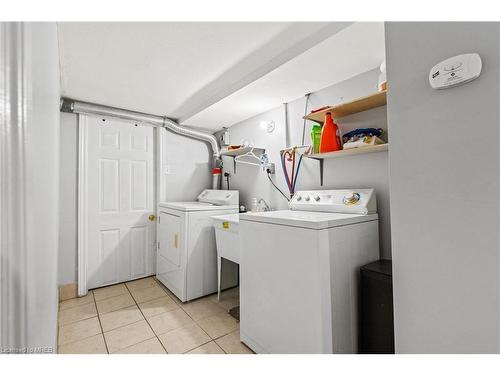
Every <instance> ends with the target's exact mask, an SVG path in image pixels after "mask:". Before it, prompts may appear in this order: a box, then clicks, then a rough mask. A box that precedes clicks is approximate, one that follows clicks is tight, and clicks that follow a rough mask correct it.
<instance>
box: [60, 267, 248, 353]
mask: <svg viewBox="0 0 500 375" xmlns="http://www.w3.org/2000/svg"><path fill="white" fill-rule="evenodd" d="M238 305H239V290H238V288H233V289H230V290H227V291H224V292H223V293H222V295H221V300H220V301H217V294H215V295H210V296H207V297H203V298H200V299H197V300H195V301H191V302H187V303H182V302H181V301H180V300H179V299H178V298H177V297H175V296H174V295H173V294H172V293H171V292H170V291H169V290H168V289H167V288H165V287H164V286H163V285H162V284H161V283H160V282H158V281H157V280H156V279H155V278H154V277H148V278H144V279H139V280H134V281H131V282H128V283H122V284H116V285H112V286H108V287H104V288H98V289H94V290H92V291H89V293H88V294H87V295H86V296H85V297H81V298H74V299H70V300H67V301H63V302H61V303H60V304H59V336H58V352H59V353H68V354H69V353H72V354H106V353H117V354H166V353H189V354H224V353H227V354H246V353H252V351H251V350H250V349H249V348H248V347H246V346H245V345H244V344H242V343H241V342H240V340H239V323H238V321H237V320H235V319H234V318H233V317H232V316H230V315H229V314H228V313H227V312H228V311H229V309H231V308H233V307H235V306H238Z"/></svg>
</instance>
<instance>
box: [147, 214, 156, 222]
mask: <svg viewBox="0 0 500 375" xmlns="http://www.w3.org/2000/svg"><path fill="white" fill-rule="evenodd" d="M148 219H149V221H155V219H156V216H155V215H149V217H148Z"/></svg>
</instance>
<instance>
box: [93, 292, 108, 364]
mask: <svg viewBox="0 0 500 375" xmlns="http://www.w3.org/2000/svg"><path fill="white" fill-rule="evenodd" d="M89 292H90V293H92V298H93V299H94V304H95V311H96V312H97V320H98V321H99V326H100V327H101V334H102V339H103V340H104V346H105V347H106V351H107V352H108V354H109V348H108V342H107V341H106V336H104V329H103V328H102V323H101V316H100V314H99V310H98V309H97V302H96V300H95V295H94V292H93V291H92V290H89Z"/></svg>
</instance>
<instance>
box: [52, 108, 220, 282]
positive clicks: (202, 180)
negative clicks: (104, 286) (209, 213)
mask: <svg viewBox="0 0 500 375" xmlns="http://www.w3.org/2000/svg"><path fill="white" fill-rule="evenodd" d="M158 132H159V134H160V139H161V144H162V150H163V152H162V154H161V156H160V160H161V161H162V167H161V168H160V178H161V188H160V191H159V194H158V195H159V199H160V200H163V201H170V200H176V201H178V200H194V199H195V198H196V197H197V196H198V194H199V193H200V192H201V191H202V190H203V189H206V188H208V187H210V185H211V174H210V167H211V161H212V160H211V154H210V153H209V151H210V146H208V145H207V144H206V143H204V142H201V141H198V140H194V139H191V138H186V137H182V136H180V135H177V134H173V133H171V132H168V131H166V130H165V129H158ZM60 148H61V155H63V157H61V160H60V172H61V181H60V187H59V189H60V194H59V205H60V206H59V217H60V233H59V285H64V284H69V283H72V282H75V281H76V280H77V241H76V240H77V203H78V202H77V198H78V184H77V176H78V169H77V166H78V127H77V116H76V115H74V114H69V113H61V141H60Z"/></svg>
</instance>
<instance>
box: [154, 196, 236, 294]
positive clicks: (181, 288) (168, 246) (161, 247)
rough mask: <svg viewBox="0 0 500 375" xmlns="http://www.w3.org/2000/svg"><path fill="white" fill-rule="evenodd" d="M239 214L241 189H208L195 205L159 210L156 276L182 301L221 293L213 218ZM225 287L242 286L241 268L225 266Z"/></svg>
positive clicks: (181, 204) (167, 206)
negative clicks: (218, 285) (218, 281)
mask: <svg viewBox="0 0 500 375" xmlns="http://www.w3.org/2000/svg"><path fill="white" fill-rule="evenodd" d="M238 212H239V192H238V191H237V190H209V189H207V190H204V191H203V192H202V193H201V194H200V195H199V196H198V198H197V201H195V202H164V203H160V204H159V207H158V230H157V236H158V255H157V262H156V277H157V278H158V280H160V281H161V282H162V283H163V284H164V285H165V286H166V287H167V288H168V289H170V290H171V291H172V292H173V293H174V294H175V295H176V296H177V297H178V298H179V299H180V300H181V301H183V302H185V301H189V300H192V299H195V298H199V297H202V296H205V295H207V294H211V293H214V292H216V291H217V247H216V242H215V231H214V227H213V222H212V219H211V216H214V215H224V214H235V213H238ZM223 280H224V284H223V285H222V288H229V287H232V286H235V285H237V283H238V266H237V265H235V264H232V263H229V264H227V265H224V275H223Z"/></svg>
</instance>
